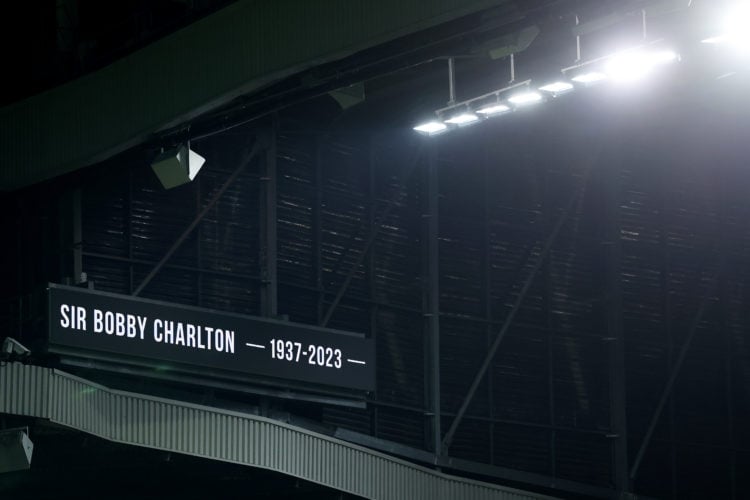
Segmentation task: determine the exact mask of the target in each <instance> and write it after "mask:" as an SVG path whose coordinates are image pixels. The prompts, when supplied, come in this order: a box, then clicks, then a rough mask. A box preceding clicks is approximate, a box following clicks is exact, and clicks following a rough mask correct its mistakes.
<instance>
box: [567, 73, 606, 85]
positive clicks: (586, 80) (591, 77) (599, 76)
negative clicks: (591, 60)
mask: <svg viewBox="0 0 750 500" xmlns="http://www.w3.org/2000/svg"><path fill="white" fill-rule="evenodd" d="M606 79H607V75H605V74H604V73H600V72H598V71H592V72H590V73H581V74H580V75H576V76H574V77H573V78H571V80H573V81H574V82H576V83H582V84H584V85H591V84H592V83H598V82H601V81H604V80H606Z"/></svg>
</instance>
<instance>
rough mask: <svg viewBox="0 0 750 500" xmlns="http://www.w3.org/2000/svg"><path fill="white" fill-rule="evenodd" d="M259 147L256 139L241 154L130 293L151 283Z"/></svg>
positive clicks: (135, 294) (137, 292)
mask: <svg viewBox="0 0 750 500" xmlns="http://www.w3.org/2000/svg"><path fill="white" fill-rule="evenodd" d="M259 148H260V144H259V143H258V141H257V140H256V141H255V143H254V144H253V147H252V148H251V149H250V150H249V151H248V152H247V153H246V154H245V155H244V156H243V158H242V160H241V161H240V164H239V166H238V167H237V168H236V169H235V170H234V172H232V174H231V175H230V176H229V177H228V178H227V180H226V181H224V184H222V186H221V187H220V188H219V189H218V191H216V193H214V195H213V196H212V197H211V199H210V200H209V202H208V203H207V204H206V206H205V207H203V210H201V211H200V213H198V215H197V217H195V219H193V221H192V222H191V223H190V225H189V226H188V227H187V228H185V230H184V231H183V232H182V234H181V235H180V236H179V237H178V238H177V239H176V240H175V242H174V243H173V244H172V246H171V247H170V248H169V250H167V253H165V254H164V256H163V257H162V258H161V260H159V262H158V263H157V264H156V265H155V266H154V268H153V269H151V271H150V272H149V273H148V275H147V276H146V277H145V278H144V279H143V281H142V282H141V284H140V285H138V288H136V289H135V290H134V291H133V293H132V294H131V295H133V296H138V295H140V293H141V292H142V291H143V289H144V288H146V286H147V285H148V284H149V283H151V280H152V279H154V276H156V275H157V274H158V273H159V271H161V269H162V268H163V267H164V264H166V263H167V261H168V260H169V259H170V258H171V257H172V255H174V253H175V252H176V251H177V249H178V248H180V245H182V244H183V243H184V242H185V240H186V239H187V237H188V236H190V234H191V233H192V232H193V230H194V229H195V228H196V227H198V224H200V223H201V221H202V220H203V217H205V216H206V214H207V213H208V212H209V210H211V209H212V208H213V207H214V205H216V202H218V201H219V199H221V197H222V195H223V194H224V192H225V191H226V190H227V188H228V187H229V186H231V185H232V183H233V182H234V181H235V179H237V177H238V176H239V175H240V173H241V172H242V170H244V169H245V167H246V166H247V164H248V163H250V161H251V160H252V159H253V158H255V155H256V153H257V152H258V150H259Z"/></svg>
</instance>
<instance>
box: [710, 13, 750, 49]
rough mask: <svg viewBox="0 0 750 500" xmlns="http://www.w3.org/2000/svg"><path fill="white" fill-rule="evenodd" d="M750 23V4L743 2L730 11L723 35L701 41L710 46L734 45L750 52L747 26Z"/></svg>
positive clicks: (749, 37)
mask: <svg viewBox="0 0 750 500" xmlns="http://www.w3.org/2000/svg"><path fill="white" fill-rule="evenodd" d="M748 23H750V2H741V3H738V4H737V5H735V6H734V7H733V8H731V9H730V10H729V14H728V15H727V17H726V21H725V22H724V29H723V33H722V34H720V35H716V36H712V37H710V38H706V39H705V40H701V42H703V43H708V44H714V45H718V44H726V45H732V46H734V47H736V48H739V49H743V50H750V34H748V30H747V26H748Z"/></svg>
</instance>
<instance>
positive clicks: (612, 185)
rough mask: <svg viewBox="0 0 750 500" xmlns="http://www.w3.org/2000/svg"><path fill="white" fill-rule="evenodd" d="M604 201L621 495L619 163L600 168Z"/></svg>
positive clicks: (613, 420)
mask: <svg viewBox="0 0 750 500" xmlns="http://www.w3.org/2000/svg"><path fill="white" fill-rule="evenodd" d="M604 176H605V178H604V183H605V188H604V190H603V192H604V196H605V198H604V204H605V213H606V219H605V230H604V247H605V250H604V253H605V276H606V278H605V279H606V282H605V296H606V297H607V300H606V308H607V312H606V314H607V340H608V341H609V349H608V350H609V353H608V354H609V403H610V417H609V418H610V435H611V438H612V440H613V443H612V454H613V456H612V479H613V483H614V487H615V490H616V491H617V492H618V494H620V495H621V496H622V497H625V495H624V494H625V493H627V492H628V491H630V484H629V483H630V481H629V479H628V440H627V437H628V436H627V417H626V413H625V404H626V393H625V390H626V388H625V339H624V335H623V329H622V286H621V282H620V276H621V272H620V266H621V262H622V246H621V240H620V217H619V186H620V182H619V179H620V164H619V163H618V162H613V163H612V164H610V166H609V168H608V169H607V171H606V172H604Z"/></svg>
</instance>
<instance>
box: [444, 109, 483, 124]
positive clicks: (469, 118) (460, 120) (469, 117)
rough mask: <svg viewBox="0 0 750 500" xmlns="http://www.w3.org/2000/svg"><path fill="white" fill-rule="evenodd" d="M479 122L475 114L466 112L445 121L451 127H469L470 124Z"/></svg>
mask: <svg viewBox="0 0 750 500" xmlns="http://www.w3.org/2000/svg"><path fill="white" fill-rule="evenodd" d="M477 120H479V117H478V116H477V115H475V114H474V113H470V112H468V111H464V112H462V113H459V114H457V115H453V116H451V117H450V118H448V119H447V120H445V123H450V124H451V125H459V126H461V125H468V124H470V123H474V122H475V121H477Z"/></svg>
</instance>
